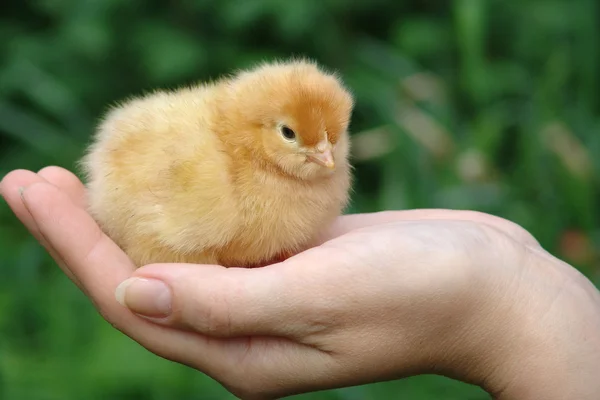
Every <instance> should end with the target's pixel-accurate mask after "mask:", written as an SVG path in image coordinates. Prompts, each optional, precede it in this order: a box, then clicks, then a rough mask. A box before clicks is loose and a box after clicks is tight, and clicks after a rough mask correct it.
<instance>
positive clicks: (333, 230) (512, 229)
mask: <svg viewBox="0 0 600 400" xmlns="http://www.w3.org/2000/svg"><path fill="white" fill-rule="evenodd" d="M411 220H463V221H474V222H479V223H482V224H486V225H488V226H491V227H493V228H496V229H498V230H500V231H501V232H503V233H504V234H506V235H508V236H510V237H511V238H513V239H514V240H516V241H518V242H520V243H522V244H523V245H525V246H531V247H540V244H539V242H538V241H537V240H536V239H535V238H534V237H533V235H531V234H530V233H529V232H527V230H525V229H523V228H522V227H521V226H519V225H518V224H515V223H514V222H511V221H509V220H506V219H504V218H500V217H496V216H494V215H491V214H486V213H481V212H477V211H470V210H445V209H419V210H402V211H381V212H376V213H368V214H349V215H343V216H341V217H339V218H338V219H337V220H336V221H335V222H334V223H333V224H332V225H331V226H330V227H329V228H328V229H327V230H326V231H325V232H324V233H323V234H322V235H321V236H320V237H319V240H318V242H319V244H320V243H323V242H326V241H328V240H331V239H333V238H336V237H338V236H341V235H344V234H346V233H348V232H351V231H353V230H356V229H361V228H365V227H369V226H373V225H379V224H382V223H387V222H393V221H411Z"/></svg>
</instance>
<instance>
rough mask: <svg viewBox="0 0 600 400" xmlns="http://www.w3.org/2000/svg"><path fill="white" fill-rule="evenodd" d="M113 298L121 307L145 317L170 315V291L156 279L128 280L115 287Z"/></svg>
mask: <svg viewBox="0 0 600 400" xmlns="http://www.w3.org/2000/svg"><path fill="white" fill-rule="evenodd" d="M115 297H116V298H117V301H118V302H119V303H121V304H122V305H123V306H125V307H127V308H129V309H130V310H131V311H133V312H134V313H136V314H140V315H142V316H145V317H166V316H168V315H169V314H171V290H170V289H169V287H168V286H167V285H166V284H165V283H164V282H161V281H159V280H156V279H147V278H129V279H127V280H125V281H123V282H121V284H120V285H119V286H118V287H117V289H116V290H115Z"/></svg>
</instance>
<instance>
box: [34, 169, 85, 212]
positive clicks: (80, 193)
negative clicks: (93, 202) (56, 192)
mask: <svg viewBox="0 0 600 400" xmlns="http://www.w3.org/2000/svg"><path fill="white" fill-rule="evenodd" d="M38 175H39V176H41V177H42V178H44V179H45V180H46V181H47V182H49V183H51V184H53V185H54V186H56V187H57V188H59V189H60V190H62V191H63V192H65V193H66V194H67V195H68V196H69V197H70V198H71V201H72V202H73V203H74V204H75V205H77V206H79V207H81V208H85V207H86V204H87V202H86V197H85V186H84V185H83V183H82V182H81V181H80V180H79V178H78V177H77V176H76V175H75V174H73V173H72V172H71V171H68V170H66V169H64V168H60V167H54V166H50V167H45V168H43V169H41V170H40V171H38Z"/></svg>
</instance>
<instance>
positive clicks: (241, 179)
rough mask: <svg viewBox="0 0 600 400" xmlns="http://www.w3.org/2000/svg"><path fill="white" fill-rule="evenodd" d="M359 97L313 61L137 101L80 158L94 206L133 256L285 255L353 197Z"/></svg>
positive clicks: (263, 67) (111, 117)
mask: <svg viewBox="0 0 600 400" xmlns="http://www.w3.org/2000/svg"><path fill="white" fill-rule="evenodd" d="M353 105H354V101H353V97H352V95H351V94H350V93H349V91H348V90H347V89H346V88H345V87H344V86H343V84H342V83H341V81H340V80H339V78H338V77H337V75H335V74H332V73H327V72H324V71H323V70H322V69H321V68H320V67H319V66H318V65H317V64H315V63H314V62H311V61H307V60H291V61H287V62H274V63H264V64H260V65H258V66H256V67H254V68H252V69H249V70H243V71H239V72H238V73H236V74H234V75H232V76H228V77H223V78H221V79H219V80H217V81H215V82H211V83H204V84H200V85H197V86H194V87H189V88H181V89H178V90H175V91H158V92H154V93H152V94H148V95H145V96H143V97H140V98H134V99H130V100H128V101H126V102H124V104H121V105H119V106H117V107H114V108H112V109H111V110H110V111H109V112H108V114H107V115H106V117H105V119H104V120H103V121H102V122H101V124H100V125H99V128H98V130H97V132H96V134H95V136H94V140H93V142H92V144H91V145H90V147H89V149H88V151H87V152H86V154H85V155H84V157H83V158H82V160H81V167H82V169H83V172H84V174H85V177H86V186H87V195H88V204H89V212H90V214H91V215H92V216H93V217H94V218H95V219H96V221H97V222H98V223H99V225H100V226H101V228H102V229H103V231H104V232H105V233H106V234H107V235H108V236H109V237H110V238H111V239H113V240H114V241H115V242H116V243H117V244H118V245H119V246H120V247H121V248H122V249H123V250H124V251H125V252H126V253H127V254H128V255H129V257H130V258H131V259H132V260H133V262H134V263H135V264H136V265H137V266H142V265H145V264H149V263H158V262H163V263H172V262H184V263H205V264H209V263H210V264H219V265H223V266H227V267H232V266H235V267H253V266H260V265H264V263H268V262H269V261H272V260H278V259H283V258H286V257H288V256H290V255H292V254H294V253H296V252H299V251H302V250H303V249H305V248H306V247H307V246H309V245H310V244H311V241H313V240H314V239H315V238H316V236H317V235H318V233H319V232H320V231H321V230H323V229H324V228H326V227H327V225H328V224H330V223H331V222H332V221H333V220H334V218H336V217H337V216H338V215H340V214H341V213H342V211H343V209H344V208H345V206H346V205H347V203H348V198H349V192H350V188H351V181H352V178H351V166H350V164H349V161H348V154H349V146H350V138H349V134H348V126H349V123H350V117H351V113H352V109H353Z"/></svg>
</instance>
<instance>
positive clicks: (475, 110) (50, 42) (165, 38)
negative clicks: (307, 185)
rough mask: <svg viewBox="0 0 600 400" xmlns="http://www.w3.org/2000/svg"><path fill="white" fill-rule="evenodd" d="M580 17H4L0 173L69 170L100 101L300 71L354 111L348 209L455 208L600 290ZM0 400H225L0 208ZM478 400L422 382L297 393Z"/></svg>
mask: <svg viewBox="0 0 600 400" xmlns="http://www.w3.org/2000/svg"><path fill="white" fill-rule="evenodd" d="M599 8H600V5H599V3H598V2H597V1H595V0H579V1H577V2H568V1H560V0H489V1H484V0H454V1H447V2H435V1H431V0H428V1H421V0H410V1H403V2H398V1H394V0H373V1H370V2H367V1H356V2H345V1H342V0H306V1H303V2H300V1H290V2H282V1H276V0H253V1H241V0H228V1H221V2H219V3H217V2H211V1H207V0H202V1H200V0H196V1H189V0H188V1H180V2H176V3H175V2H158V1H146V2H143V1H141V0H131V1H128V2H122V1H117V0H96V1H90V0H86V1H72V0H68V1H67V0H40V1H22V2H17V1H12V2H9V3H8V5H5V6H4V7H3V9H4V12H3V13H2V15H1V16H0V21H1V23H0V39H1V40H0V50H1V51H0V54H1V58H0V60H1V63H0V175H4V174H5V173H7V172H8V171H10V170H12V169H15V168H27V169H32V170H37V169H39V168H42V167H44V166H46V165H49V164H54V165H60V166H64V167H66V168H69V169H73V166H74V162H75V160H76V159H77V158H78V157H79V156H80V155H81V152H82V151H83V148H84V146H85V144H86V142H87V140H88V138H89V135H90V133H91V132H92V131H93V129H94V126H95V124H96V123H97V121H98V119H99V118H100V116H101V115H102V113H103V112H104V111H105V110H106V108H107V107H108V105H109V104H111V103H113V102H115V101H117V100H120V99H122V98H124V97H127V96H129V95H132V94H136V93H140V92H142V91H144V90H149V89H154V88H158V87H164V88H166V87H173V86H176V85H180V84H184V83H189V82H192V81H195V80H202V79H208V78H214V77H216V76H218V75H219V74H221V73H225V72H229V71H231V70H232V69H235V68H238V67H244V66H247V65H249V64H250V63H253V62H255V61H257V60H260V59H264V58H271V57H287V56H289V55H298V54H303V55H307V56H310V57H312V58H315V59H316V60H318V61H319V62H321V63H322V64H324V65H326V66H328V67H330V68H334V69H338V70H339V71H340V72H341V73H342V75H343V77H344V79H345V80H346V82H347V83H348V85H349V86H350V87H351V88H352V90H353V91H354V93H355V95H356V98H357V108H356V112H355V115H354V119H353V126H352V131H353V134H354V140H355V146H354V148H355V151H354V155H355V164H356V167H357V169H356V176H357V182H356V192H355V196H354V201H353V204H352V207H351V209H350V210H349V211H350V212H368V211H377V210H381V209H403V208H417V207H447V208H468V209H475V210H480V211H484V212H489V213H492V214H495V215H499V216H502V217H505V218H508V219H510V220H513V221H515V222H517V223H519V224H521V225H523V226H524V227H525V228H526V229H528V230H530V231H531V232H532V233H533V234H534V235H535V236H536V237H537V238H538V239H539V240H540V241H541V243H542V244H543V246H544V247H545V248H547V249H548V250H550V251H551V252H552V253H553V254H555V255H557V256H558V257H560V258H562V259H565V260H566V261H568V262H570V263H571V264H573V265H574V266H576V267H577V268H579V269H580V270H581V271H582V272H583V273H585V274H586V275H587V276H589V277H590V278H591V279H592V280H593V281H594V282H595V283H596V284H598V283H600V256H599V251H598V249H600V216H599V215H598V213H599V212H600V117H599V111H600V104H599V96H600V81H599V74H600V72H599V71H600V53H599V52H600V43H599V42H600V28H599V26H600V18H599V16H600V13H599V11H600V10H599ZM0 398H2V399H7V400H21V399H27V400H46V399H47V400H51V399H106V398H109V399H126V400H134V399H149V400H159V399H171V398H186V399H227V398H232V397H231V396H228V395H227V393H226V392H225V391H224V390H223V389H222V388H220V387H219V386H218V385H217V384H215V383H214V382H213V381H211V380H210V379H208V378H206V377H204V376H202V375H201V374H199V373H197V372H194V371H191V370H189V369H187V368H185V367H182V366H179V365H176V364H173V363H171V362H168V361H165V360H162V359H159V358H158V357H156V356H153V355H151V354H149V353H147V352H146V351H145V350H143V349H142V348H140V347H139V346H138V345H137V344H136V343H134V342H132V341H131V340H129V339H128V338H126V337H124V336H123V335H121V334H120V333H118V332H117V331H115V330H113V329H112V328H111V327H110V326H109V325H108V324H107V323H105V322H104V321H103V320H102V319H101V318H100V317H99V316H98V315H97V314H96V313H95V312H94V311H93V309H92V307H91V305H90V304H89V302H88V301H87V299H85V298H84V297H83V296H82V295H81V294H80V293H78V292H77V290H76V289H75V288H74V287H73V285H71V284H70V283H69V282H68V281H67V279H66V278H65V277H64V276H63V275H62V274H60V273H59V272H58V271H57V268H55V267H54V264H53V263H52V261H51V260H50V258H49V257H48V256H47V255H46V254H45V253H44V252H43V251H42V250H41V249H40V247H39V246H38V245H37V243H36V242H35V241H34V240H33V239H32V238H30V237H29V235H28V234H27V233H26V232H25V230H24V228H22V227H21V226H20V225H19V223H17V221H16V219H15V218H14V217H13V216H12V214H11V213H10V211H9V210H8V208H7V207H6V206H1V207H0ZM297 398H299V399H300V398H305V399H348V400H352V399H380V398H403V399H434V398H436V399H437V398H444V399H473V400H475V399H485V398H488V397H487V396H486V395H485V394H484V393H483V392H482V391H481V390H479V389H477V388H473V387H471V386H468V385H465V384H461V383H457V382H453V381H451V380H449V379H445V378H440V377H431V376H423V377H416V378H411V379H407V380H404V381H400V382H388V383H381V384H376V385H367V386H362V387H356V388H348V389H344V390H335V391H326V392H321V393H315V394H309V395H304V396H297Z"/></svg>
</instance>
